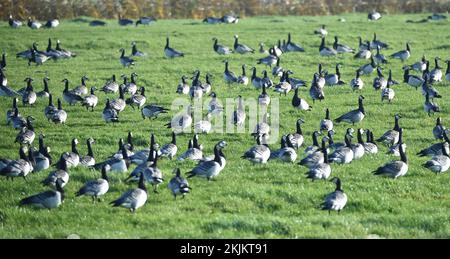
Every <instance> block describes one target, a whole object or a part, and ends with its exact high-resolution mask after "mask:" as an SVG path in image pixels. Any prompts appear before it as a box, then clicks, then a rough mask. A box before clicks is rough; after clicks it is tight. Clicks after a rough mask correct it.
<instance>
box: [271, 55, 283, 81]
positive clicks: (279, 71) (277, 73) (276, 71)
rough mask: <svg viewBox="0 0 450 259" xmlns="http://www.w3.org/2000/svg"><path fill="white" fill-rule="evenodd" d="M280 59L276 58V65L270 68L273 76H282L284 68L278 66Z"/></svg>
mask: <svg viewBox="0 0 450 259" xmlns="http://www.w3.org/2000/svg"><path fill="white" fill-rule="evenodd" d="M280 61H281V59H278V60H277V65H276V66H274V67H273V68H272V75H273V76H275V77H281V76H283V72H284V69H283V68H282V67H281V66H280Z"/></svg>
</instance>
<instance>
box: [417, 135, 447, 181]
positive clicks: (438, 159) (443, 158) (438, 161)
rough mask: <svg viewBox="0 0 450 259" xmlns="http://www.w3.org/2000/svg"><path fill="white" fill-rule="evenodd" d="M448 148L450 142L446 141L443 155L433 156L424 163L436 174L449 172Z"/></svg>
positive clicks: (443, 146)
mask: <svg viewBox="0 0 450 259" xmlns="http://www.w3.org/2000/svg"><path fill="white" fill-rule="evenodd" d="M448 148H449V143H448V142H444V143H443V144H442V155H436V156H433V158H431V160H429V161H427V162H426V163H425V164H423V167H425V168H428V169H429V170H431V171H432V172H434V173H436V174H439V173H445V172H447V171H448V169H449V168H450V157H449V155H448V152H447V150H448Z"/></svg>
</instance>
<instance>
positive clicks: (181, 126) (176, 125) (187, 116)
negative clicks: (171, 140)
mask: <svg viewBox="0 0 450 259" xmlns="http://www.w3.org/2000/svg"><path fill="white" fill-rule="evenodd" d="M191 112H192V107H191V106H188V107H187V108H186V111H184V112H183V113H180V114H178V115H176V116H174V117H173V118H172V120H171V122H169V123H167V124H165V126H166V127H167V128H168V129H172V130H173V131H175V132H176V133H180V132H184V131H185V130H188V129H190V127H191V125H192V115H191Z"/></svg>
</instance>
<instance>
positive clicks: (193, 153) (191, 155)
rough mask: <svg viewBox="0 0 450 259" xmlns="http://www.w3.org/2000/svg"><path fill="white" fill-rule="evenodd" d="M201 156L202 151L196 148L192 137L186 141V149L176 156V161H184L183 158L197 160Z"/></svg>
mask: <svg viewBox="0 0 450 259" xmlns="http://www.w3.org/2000/svg"><path fill="white" fill-rule="evenodd" d="M202 158H203V152H202V151H201V150H200V149H199V148H196V147H195V146H194V144H193V141H192V139H191V140H189V143H188V150H187V151H186V152H184V153H183V154H181V155H180V156H179V157H178V159H177V160H178V161H185V160H194V161H199V160H201V159H202Z"/></svg>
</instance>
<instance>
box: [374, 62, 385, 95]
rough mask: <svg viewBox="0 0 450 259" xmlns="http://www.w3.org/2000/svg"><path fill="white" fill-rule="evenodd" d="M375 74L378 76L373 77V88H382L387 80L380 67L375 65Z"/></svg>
mask: <svg viewBox="0 0 450 259" xmlns="http://www.w3.org/2000/svg"><path fill="white" fill-rule="evenodd" d="M377 75H378V76H377V77H375V78H374V79H373V88H374V89H375V90H384V89H385V88H386V87H387V86H388V80H386V79H385V78H384V76H383V72H382V71H381V67H377ZM382 96H383V95H382Z"/></svg>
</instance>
